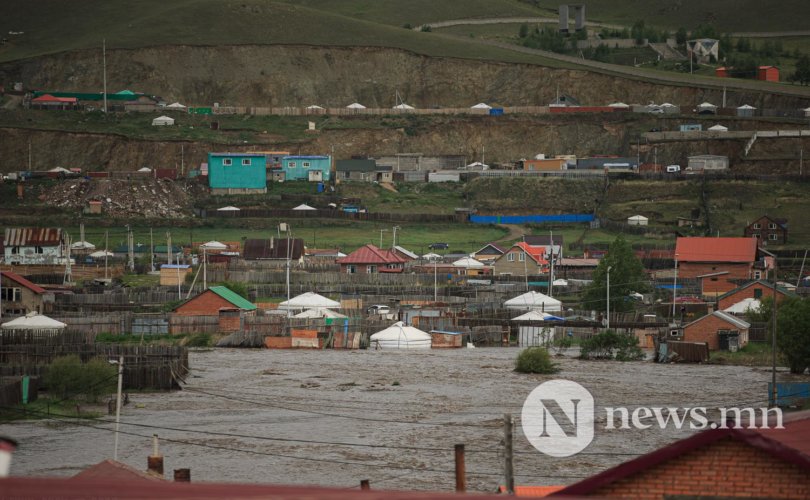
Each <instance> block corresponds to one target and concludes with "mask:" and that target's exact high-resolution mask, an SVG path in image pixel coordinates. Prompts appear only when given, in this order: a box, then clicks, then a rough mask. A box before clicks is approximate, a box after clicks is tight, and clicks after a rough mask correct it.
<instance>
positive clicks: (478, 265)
mask: <svg viewBox="0 0 810 500" xmlns="http://www.w3.org/2000/svg"><path fill="white" fill-rule="evenodd" d="M453 267H462V268H464V269H483V268H484V263H483V262H479V261H477V260H475V259H473V258H472V257H464V258H463V259H459V260H457V261H455V262H453Z"/></svg>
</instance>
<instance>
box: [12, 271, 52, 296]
mask: <svg viewBox="0 0 810 500" xmlns="http://www.w3.org/2000/svg"><path fill="white" fill-rule="evenodd" d="M0 276H2V277H3V278H8V279H10V280H11V281H13V282H15V283H17V284H18V285H20V286H22V287H25V288H27V289H29V290H31V291H32V292H34V293H46V292H47V290H45V289H44V288H42V287H41V286H39V285H36V284H34V283H32V282H30V281H28V280H27V279H25V278H23V277H22V276H20V275H19V274H17V273H12V272H11V271H2V272H0Z"/></svg>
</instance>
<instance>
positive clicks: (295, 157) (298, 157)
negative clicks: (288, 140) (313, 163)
mask: <svg viewBox="0 0 810 500" xmlns="http://www.w3.org/2000/svg"><path fill="white" fill-rule="evenodd" d="M328 158H329V157H328V156H319V155H315V156H305V155H293V156H285V157H283V158H282V160H287V159H289V160H326V159H328Z"/></svg>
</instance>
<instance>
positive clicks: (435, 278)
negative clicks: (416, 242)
mask: <svg viewBox="0 0 810 500" xmlns="http://www.w3.org/2000/svg"><path fill="white" fill-rule="evenodd" d="M438 268H439V263H438V262H437V261H436V260H435V259H434V260H433V302H434V303H435V302H438V301H439V279H438V275H439V271H438Z"/></svg>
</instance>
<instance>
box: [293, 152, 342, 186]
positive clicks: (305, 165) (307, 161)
mask: <svg viewBox="0 0 810 500" xmlns="http://www.w3.org/2000/svg"><path fill="white" fill-rule="evenodd" d="M281 170H282V171H283V172H284V180H285V181H309V182H326V181H328V180H329V179H330V178H331V173H332V157H331V156H285V157H284V158H282V159H281Z"/></svg>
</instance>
